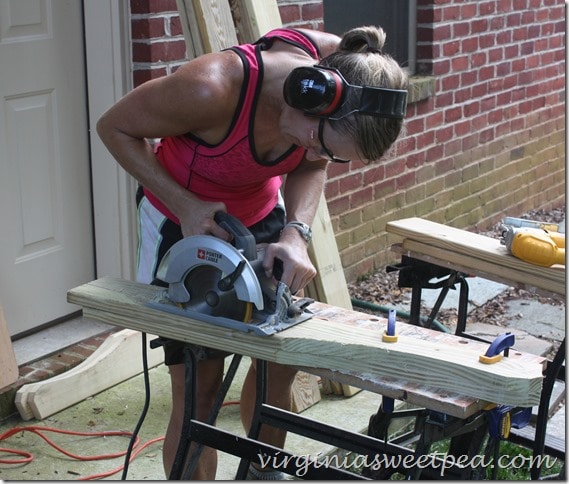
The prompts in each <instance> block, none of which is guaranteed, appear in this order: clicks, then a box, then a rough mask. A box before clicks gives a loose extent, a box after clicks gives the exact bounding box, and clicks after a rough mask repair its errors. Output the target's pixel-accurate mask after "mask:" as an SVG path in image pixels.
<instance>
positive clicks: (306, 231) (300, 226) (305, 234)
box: [283, 221, 312, 243]
mask: <svg viewBox="0 0 569 484" xmlns="http://www.w3.org/2000/svg"><path fill="white" fill-rule="evenodd" d="M287 227H294V228H295V229H296V230H298V232H299V233H300V235H301V236H302V238H303V239H304V240H306V242H307V243H310V241H311V240H312V229H311V228H310V226H308V225H307V224H305V223H303V222H298V221H294V222H289V223H287V224H286V225H285V226H284V228H285V229H286V228H287ZM283 230H284V229H283Z"/></svg>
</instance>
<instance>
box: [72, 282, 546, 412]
mask: <svg viewBox="0 0 569 484" xmlns="http://www.w3.org/2000/svg"><path fill="white" fill-rule="evenodd" d="M162 291H163V290H161V289H159V288H156V287H152V286H147V285H144V284H137V283H134V282H130V281H124V280H120V279H112V278H102V279H98V280H96V281H93V282H91V283H88V284H85V285H83V286H80V287H77V288H75V289H72V290H71V291H69V293H68V301H69V302H70V303H73V304H78V305H80V306H82V307H83V308H84V313H85V315H86V316H88V317H91V318H94V319H97V320H99V321H103V322H107V323H111V324H115V325H119V326H123V327H126V328H131V329H137V330H139V331H145V332H152V333H156V334H160V335H161V336H165V337H169V338H172V339H176V340H179V341H186V342H192V343H195V344H200V345H204V346H208V347H212V348H217V349H223V350H226V351H230V352H234V353H239V354H243V355H247V356H250V357H253V358H261V359H264V360H267V361H273V362H277V363H280V364H284V365H290V366H296V367H299V366H302V367H308V368H325V369H328V370H333V371H339V372H342V371H344V372H345V371H347V372H357V373H359V374H361V375H364V376H365V375H367V376H369V377H370V378H378V377H390V378H396V379H401V380H405V381H408V382H412V383H418V384H421V385H427V386H434V387H436V388H438V389H441V390H442V391H448V392H454V393H458V394H461V395H465V396H469V397H473V398H478V399H481V400H488V401H496V402H497V403H502V404H507V405H520V406H532V405H535V404H536V403H537V402H539V397H540V393H541V383H542V370H543V364H544V362H545V360H544V359H543V358H541V357H537V356H533V355H524V354H521V353H518V352H514V351H512V352H510V357H508V358H504V359H503V360H502V361H500V362H499V363H497V364H494V365H485V364H482V363H479V361H478V357H479V355H480V354H483V353H484V352H485V351H486V349H487V345H485V344H482V343H478V342H475V341H471V340H466V339H464V338H460V337H456V336H453V335H449V334H447V333H440V332H436V331H432V330H427V329H425V328H420V327H417V326H412V325H409V324H405V323H402V322H399V323H398V326H397V328H398V332H399V341H398V342H397V343H395V344H394V343H384V342H383V341H382V340H381V335H382V334H383V332H384V331H385V328H386V324H385V320H384V319H383V318H377V317H375V316H369V315H366V314H364V313H359V312H356V311H348V310H345V309H342V308H337V307H334V306H328V305H325V304H322V303H314V304H313V305H312V307H313V311H314V312H315V315H314V317H312V318H311V319H310V320H308V321H306V322H304V323H302V324H299V325H296V326H294V327H292V328H289V329H287V330H286V331H284V332H281V333H278V334H276V335H273V336H270V337H264V336H257V335H254V334H250V333H244V332H240V331H232V330H228V329H226V328H222V327H218V326H215V325H213V324H208V323H204V322H201V321H197V320H194V319H190V318H187V317H184V316H179V315H174V314H170V313H166V312H164V311H159V310H157V309H152V308H150V307H148V305H147V303H148V301H151V300H152V299H153V298H155V297H156V296H157V295H159V294H162Z"/></svg>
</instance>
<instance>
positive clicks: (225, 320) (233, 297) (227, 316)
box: [149, 212, 313, 335]
mask: <svg viewBox="0 0 569 484" xmlns="http://www.w3.org/2000/svg"><path fill="white" fill-rule="evenodd" d="M215 221H216V222H217V223H218V224H219V225H220V226H221V227H222V228H223V229H225V230H226V231H227V232H229V233H230V234H232V235H233V243H232V244H230V243H228V242H225V241H223V240H221V239H218V238H217V237H213V236H210V235H197V236H191V237H186V238H184V239H182V240H180V241H178V242H177V243H175V244H174V245H173V246H172V247H171V248H170V249H169V251H168V252H167V253H166V254H165V255H164V258H163V259H162V262H161V263H160V266H159V268H158V271H157V273H156V277H157V278H158V279H160V280H161V281H163V282H165V283H166V284H167V287H168V289H167V290H166V291H165V293H164V294H163V295H161V296H160V297H158V298H157V299H156V300H153V301H151V302H150V303H149V304H150V305H151V306H152V307H154V308H156V309H160V310H164V311H168V312H172V313H176V314H182V315H185V316H188V317H192V318H194V319H199V320H202V321H207V322H210V323H213V324H218V325H221V326H225V327H230V328H231V329H238V330H241V331H253V332H256V333H257V334H262V335H269V334H274V333H276V332H278V331H282V330H283V329H286V328H288V327H290V326H292V325H294V324H297V323H299V322H302V321H305V320H307V319H309V318H310V317H311V316H312V313H310V312H309V311H307V310H306V307H307V306H308V305H309V304H311V303H312V302H313V300H312V299H308V298H303V299H299V300H293V297H292V294H291V293H290V289H289V288H288V286H286V285H285V284H284V283H282V282H278V283H275V281H274V280H273V279H272V278H269V277H267V276H266V275H265V270H264V269H263V265H262V264H263V259H264V253H265V252H264V247H265V245H266V244H260V245H259V246H257V244H256V242H255V238H254V237H253V235H252V234H251V232H250V231H249V230H248V229H247V228H246V227H245V226H244V225H243V224H242V223H241V222H240V221H239V220H237V219H235V218H234V217H232V216H230V215H228V214H226V213H225V212H217V213H216V216H215ZM279 263H280V264H281V265H282V262H281V261H278V260H275V270H274V271H273V272H274V273H275V274H277V277H279V272H280V273H282V267H281V270H279ZM210 276H211V277H210ZM244 304H245V306H243V305H244ZM246 304H252V305H253V306H254V308H255V309H254V310H253V312H252V314H250V313H249V312H248V311H245V310H243V311H242V310H240V309H239V308H241V307H247V306H246ZM236 307H237V309H236ZM212 308H215V310H212ZM236 314H237V315H236Z"/></svg>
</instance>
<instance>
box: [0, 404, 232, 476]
mask: <svg viewBox="0 0 569 484" xmlns="http://www.w3.org/2000/svg"><path fill="white" fill-rule="evenodd" d="M239 403H240V402H239V401H229V402H225V403H224V404H223V405H222V406H223V407H226V406H229V405H239ZM20 432H31V433H33V434H36V435H38V436H39V437H41V438H42V439H43V440H45V441H46V442H47V443H48V444H49V445H50V446H51V447H53V448H54V449H56V450H58V451H59V452H61V453H62V454H64V455H66V456H67V457H71V458H72V459H75V460H79V461H91V460H105V459H115V458H117V457H123V456H124V455H126V453H127V451H126V450H125V451H123V452H117V453H115V454H103V455H93V456H83V455H77V454H73V453H71V452H68V451H66V450H65V449H63V448H61V447H60V446H58V445H57V444H56V443H55V442H53V441H52V440H51V439H50V438H49V437H47V436H46V435H44V432H54V433H58V434H66V435H80V436H85V437H117V436H128V437H132V435H133V433H132V432H127V431H121V430H108V431H103V432H75V431H71V430H59V429H55V428H52V427H39V426H35V425H30V426H26V427H14V428H13V429H10V430H8V431H6V432H4V433H3V434H0V442H2V441H3V440H6V439H8V438H10V437H12V436H13V435H15V434H18V433H20ZM162 440H164V437H156V438H155V439H151V440H149V441H148V442H146V443H145V444H143V445H141V446H140V447H139V444H140V438H139V437H136V440H135V442H134V445H133V447H132V450H133V452H132V454H131V456H130V459H129V462H132V461H133V460H134V458H135V457H136V456H137V455H138V454H140V452H142V451H143V450H144V449H146V447H149V446H150V445H152V444H155V443H156V442H161V441H162ZM1 453H4V454H11V455H18V456H21V457H22V458H21V459H14V458H11V459H2V458H0V464H14V465H15V464H28V463H30V462H31V461H32V460H34V456H33V455H32V454H30V453H29V452H26V451H23V450H16V449H7V448H5V447H0V454H1ZM123 469H124V464H123V465H121V466H119V467H117V468H116V469H112V470H110V471H107V472H103V473H100V474H94V475H92V476H86V477H81V478H79V479H78V480H80V481H89V480H95V479H103V478H105V477H109V476H112V475H114V474H117V473H118V472H120V471H122V470H123Z"/></svg>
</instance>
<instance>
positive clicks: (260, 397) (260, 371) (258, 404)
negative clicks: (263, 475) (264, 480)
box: [235, 360, 268, 480]
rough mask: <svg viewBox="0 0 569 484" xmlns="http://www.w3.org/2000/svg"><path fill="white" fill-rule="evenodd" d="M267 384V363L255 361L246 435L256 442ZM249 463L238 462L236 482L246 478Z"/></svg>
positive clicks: (244, 460)
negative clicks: (251, 404) (248, 426)
mask: <svg viewBox="0 0 569 484" xmlns="http://www.w3.org/2000/svg"><path fill="white" fill-rule="evenodd" d="M267 383H268V363H267V362H266V361H265V360H257V369H256V379H255V409H254V411H253V420H252V422H251V428H250V429H249V433H248V434H247V436H248V438H250V439H254V440H257V439H258V438H259V434H260V433H261V426H262V416H261V414H262V409H263V405H264V404H265V402H266V401H267ZM250 465H251V461H250V460H247V459H245V458H243V459H241V461H240V462H239V467H238V468H237V474H236V475H235V479H236V480H243V479H245V477H246V476H247V471H248V470H249V466H250Z"/></svg>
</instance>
